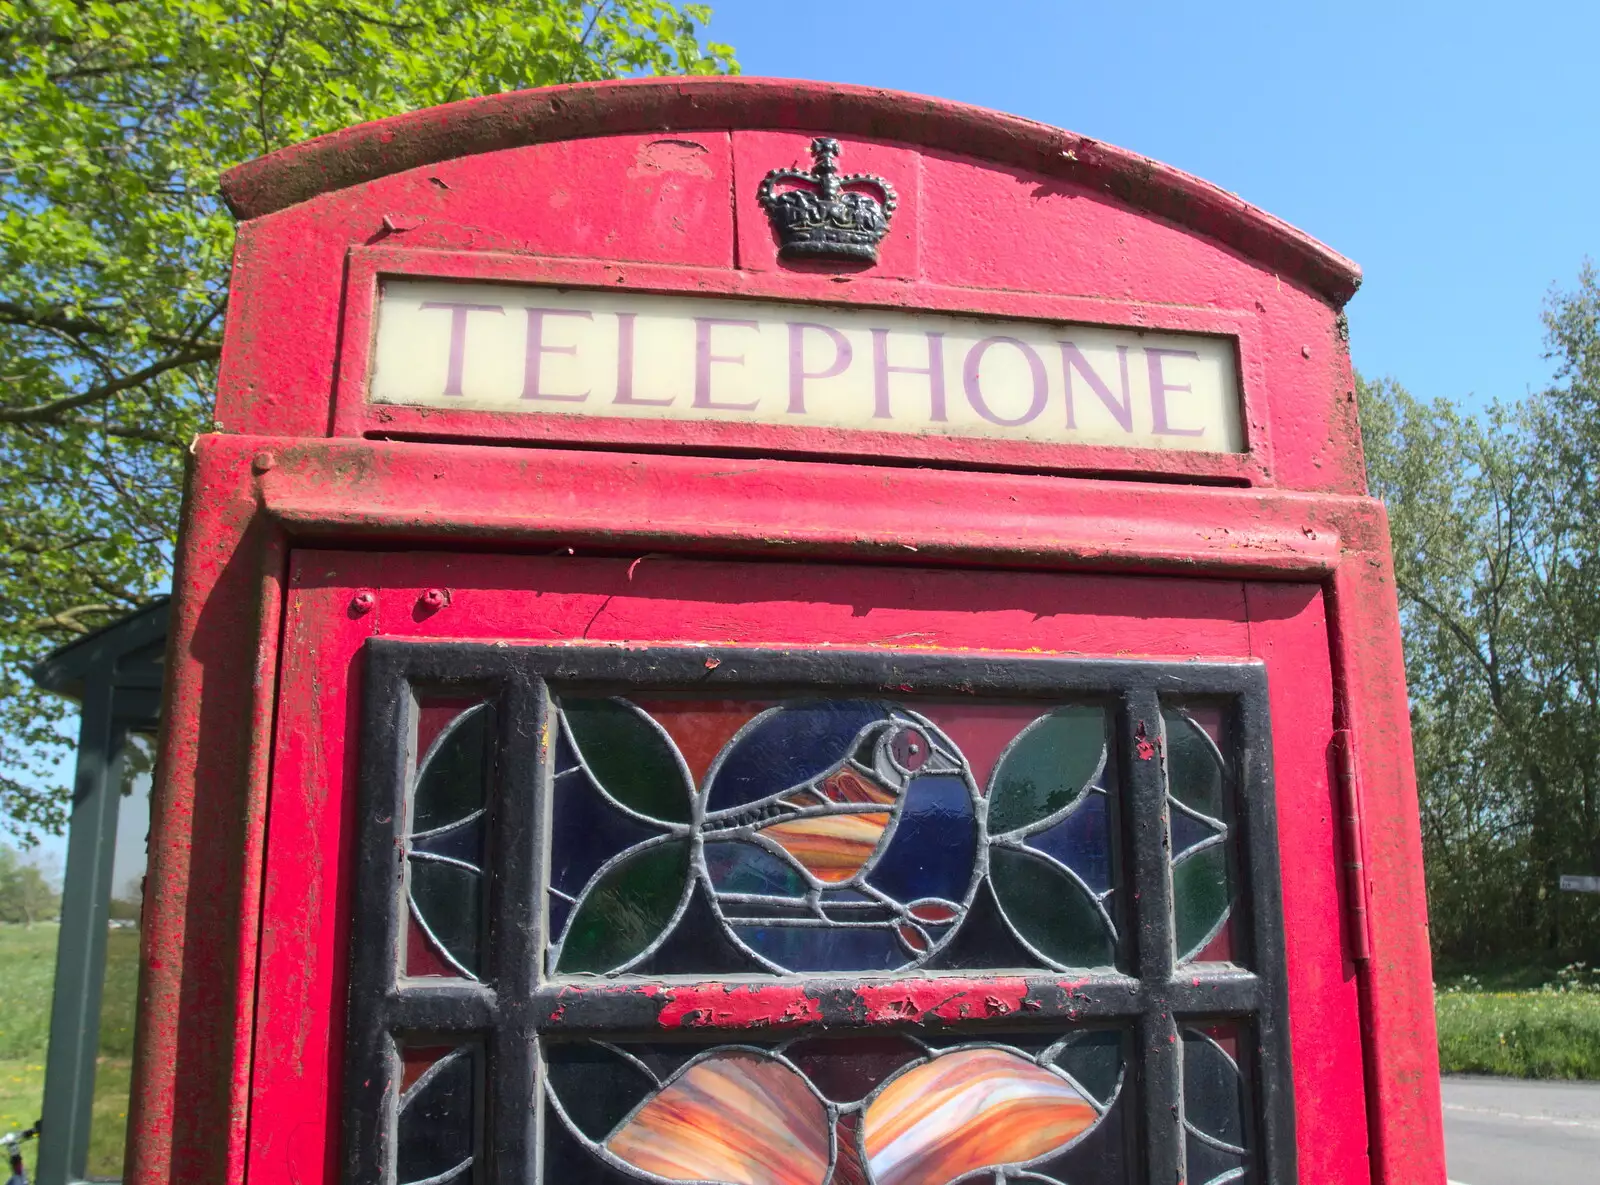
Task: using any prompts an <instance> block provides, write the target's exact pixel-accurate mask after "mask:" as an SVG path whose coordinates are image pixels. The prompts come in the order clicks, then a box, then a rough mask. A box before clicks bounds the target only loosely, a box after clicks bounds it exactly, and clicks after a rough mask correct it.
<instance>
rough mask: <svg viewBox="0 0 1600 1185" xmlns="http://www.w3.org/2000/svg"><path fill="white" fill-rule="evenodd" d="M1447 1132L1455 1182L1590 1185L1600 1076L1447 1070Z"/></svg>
mask: <svg viewBox="0 0 1600 1185" xmlns="http://www.w3.org/2000/svg"><path fill="white" fill-rule="evenodd" d="M1444 1140H1445V1151H1446V1156H1447V1159H1448V1161H1449V1165H1450V1180H1451V1181H1452V1182H1454V1183H1456V1185H1594V1183H1595V1182H1596V1181H1600V1083H1593V1082H1581V1083H1579V1082H1523V1081H1518V1080H1515V1079H1507V1078H1464V1077H1463V1078H1456V1077H1451V1078H1446V1079H1445V1080H1444Z"/></svg>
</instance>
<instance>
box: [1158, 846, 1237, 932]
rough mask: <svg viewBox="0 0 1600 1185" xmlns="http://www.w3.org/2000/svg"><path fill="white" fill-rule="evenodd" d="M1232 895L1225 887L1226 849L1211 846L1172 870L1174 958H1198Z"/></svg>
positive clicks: (1223, 914)
mask: <svg viewBox="0 0 1600 1185" xmlns="http://www.w3.org/2000/svg"><path fill="white" fill-rule="evenodd" d="M1232 898H1233V893H1232V891H1231V886H1230V885H1229V883H1228V849H1227V847H1226V846H1225V845H1224V844H1220V843H1218V844H1212V845H1211V846H1210V847H1206V848H1201V849H1200V850H1199V851H1196V852H1191V853H1190V854H1189V855H1187V856H1185V857H1183V858H1182V859H1181V860H1179V861H1178V862H1177V863H1176V864H1174V865H1173V866H1172V911H1173V918H1174V921H1175V923H1176V929H1177V939H1178V958H1180V959H1187V958H1191V957H1193V956H1194V955H1196V954H1198V953H1199V952H1200V950H1201V948H1203V947H1204V946H1205V944H1206V943H1207V941H1209V940H1210V938H1211V936H1212V935H1213V934H1214V933H1215V931H1216V929H1217V927H1218V926H1219V925H1221V923H1222V920H1223V919H1224V918H1226V917H1227V916H1228V907H1229V905H1230V904H1231V903H1232Z"/></svg>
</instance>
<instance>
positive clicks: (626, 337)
mask: <svg viewBox="0 0 1600 1185" xmlns="http://www.w3.org/2000/svg"><path fill="white" fill-rule="evenodd" d="M638 316H639V314H637V313H618V314H617V397H616V398H615V399H613V400H612V401H611V402H612V403H625V404H630V405H632V406H634V407H671V406H672V401H673V399H674V398H676V396H673V395H668V396H667V397H666V398H665V399H636V398H634V394H633V323H634V321H636V320H637V319H638Z"/></svg>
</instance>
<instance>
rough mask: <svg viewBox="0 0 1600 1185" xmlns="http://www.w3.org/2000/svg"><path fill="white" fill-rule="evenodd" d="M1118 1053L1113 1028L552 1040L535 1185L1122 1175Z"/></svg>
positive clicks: (904, 1183) (1123, 1044) (900, 1184)
mask: <svg viewBox="0 0 1600 1185" xmlns="http://www.w3.org/2000/svg"><path fill="white" fill-rule="evenodd" d="M1127 1048H1128V1041H1127V1038H1126V1035H1125V1034H1124V1033H1122V1032H1119V1031H1117V1030H1114V1029H1113V1030H1086V1031H1079V1032H1074V1033H1071V1034H1068V1035H1066V1036H1064V1037H1063V1036H1059V1035H1056V1036H1048V1035H1041V1034H1036V1033H997V1034H992V1035H990V1036H989V1037H988V1038H987V1039H984V1040H972V1039H970V1038H962V1037H943V1038H933V1039H928V1038H926V1037H917V1036H912V1035H910V1034H904V1033H901V1034H881V1035H876V1036H868V1037H865V1038H860V1037H857V1038H839V1037H799V1038H794V1039H790V1040H787V1041H771V1040H759V1039H758V1040H756V1041H754V1042H751V1041H740V1042H739V1043H738V1044H728V1045H713V1046H707V1045H704V1044H691V1043H687V1042H675V1043H655V1044H641V1043H629V1042H622V1043H617V1044H613V1043H610V1042H605V1041H596V1040H585V1041H552V1042H549V1043H547V1044H546V1046H545V1051H544V1058H545V1069H546V1081H547V1083H548V1087H549V1090H548V1094H547V1104H548V1106H549V1109H550V1117H549V1118H548V1119H547V1123H546V1125H547V1129H548V1130H549V1131H550V1135H551V1138H550V1139H548V1140H547V1145H546V1156H545V1164H544V1168H545V1177H544V1179H545V1180H550V1181H554V1180H562V1181H567V1180H574V1181H579V1180H631V1181H638V1180H641V1179H643V1180H649V1179H666V1180H674V1181H719V1182H740V1183H747V1185H767V1183H769V1182H771V1183H781V1185H826V1183H844V1182H858V1183H861V1185H867V1183H871V1185H921V1183H924V1182H932V1181H937V1182H950V1181H957V1180H979V1179H981V1180H984V1181H989V1180H991V1179H993V1178H992V1177H991V1175H990V1174H992V1173H1000V1172H1003V1173H1004V1175H1005V1177H1006V1179H1011V1180H1033V1181H1038V1182H1044V1183H1052V1185H1053V1183H1055V1182H1068V1181H1070V1182H1083V1181H1089V1182H1106V1183H1108V1185H1109V1183H1110V1182H1122V1181H1127V1180H1129V1179H1130V1178H1129V1175H1128V1163H1129V1162H1128V1158H1127V1156H1126V1149H1125V1144H1124V1135H1123V1131H1122V1124H1121V1114H1120V1111H1119V1110H1118V1109H1117V1104H1118V1102H1119V1100H1120V1097H1121V1093H1122V1088H1123V1083H1124V1081H1125V1077H1126V1058H1127V1052H1126V1051H1127ZM558 1129H559V1130H558ZM1102 1129H1105V1130H1104V1131H1102ZM977 1174H983V1175H982V1176H981V1177H979V1176H977Z"/></svg>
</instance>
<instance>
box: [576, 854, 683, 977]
mask: <svg viewBox="0 0 1600 1185" xmlns="http://www.w3.org/2000/svg"><path fill="white" fill-rule="evenodd" d="M688 879H689V841H688V840H686V839H672V840H667V841H665V842H663V843H657V844H653V845H650V846H648V847H641V848H636V849H634V850H633V851H632V852H629V853H627V854H625V855H624V856H623V857H622V858H621V859H620V860H618V861H617V863H615V864H613V865H612V866H611V867H610V868H609V869H608V870H607V871H605V872H603V873H601V874H600V877H599V879H598V880H597V881H596V882H595V883H594V884H592V885H590V886H589V889H588V891H587V892H585V893H584V895H583V899H582V900H581V901H580V902H579V904H578V909H577V913H576V914H575V915H574V916H573V918H572V921H571V922H570V923H569V924H568V926H567V933H566V937H565V938H564V939H562V942H561V953H560V955H559V957H558V959H557V961H556V967H555V970H556V971H558V972H563V973H565V972H575V971H611V970H614V969H616V968H618V967H621V966H623V965H624V964H626V963H628V962H630V961H631V960H633V959H635V958H637V957H638V956H639V955H640V954H642V953H643V952H644V951H645V950H646V949H648V948H649V946H650V945H651V944H652V943H653V942H655V941H656V939H658V938H659V937H661V936H662V935H663V934H664V933H665V932H666V929H667V925H668V923H669V922H671V921H672V918H673V915H674V914H676V913H677V911H678V903H679V902H680V901H682V900H683V894H684V889H685V887H686V885H687V884H688Z"/></svg>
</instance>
